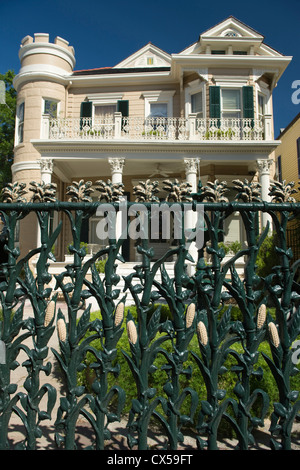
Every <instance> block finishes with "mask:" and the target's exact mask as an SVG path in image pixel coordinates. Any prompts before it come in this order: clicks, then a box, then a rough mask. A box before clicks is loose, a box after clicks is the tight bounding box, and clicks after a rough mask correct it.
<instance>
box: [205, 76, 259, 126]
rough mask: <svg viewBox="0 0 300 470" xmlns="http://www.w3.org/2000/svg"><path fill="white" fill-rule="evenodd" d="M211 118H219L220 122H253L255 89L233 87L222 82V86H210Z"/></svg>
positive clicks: (250, 87) (242, 86)
mask: <svg viewBox="0 0 300 470" xmlns="http://www.w3.org/2000/svg"><path fill="white" fill-rule="evenodd" d="M209 116H210V117H211V118H217V119H218V120H219V119H220V118H231V119H239V118H247V119H251V120H253V119H254V94H253V87H252V86H250V85H249V86H248V85H241V86H235V87H231V86H229V85H227V84H225V83H221V82H220V86H219V85H213V86H210V87H209ZM218 122H219V121H218ZM251 122H252V121H251Z"/></svg>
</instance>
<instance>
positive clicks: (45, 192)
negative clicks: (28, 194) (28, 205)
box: [29, 181, 57, 202]
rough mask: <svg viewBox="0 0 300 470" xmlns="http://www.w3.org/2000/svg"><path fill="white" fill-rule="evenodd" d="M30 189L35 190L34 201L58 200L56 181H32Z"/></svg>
mask: <svg viewBox="0 0 300 470" xmlns="http://www.w3.org/2000/svg"><path fill="white" fill-rule="evenodd" d="M30 186H31V187H30V188H29V191H32V192H33V196H32V202H55V201H56V197H55V194H56V187H57V185H56V183H45V182H44V181H42V182H41V183H37V182H36V181H31V182H30Z"/></svg>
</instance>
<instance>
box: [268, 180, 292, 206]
mask: <svg viewBox="0 0 300 470" xmlns="http://www.w3.org/2000/svg"><path fill="white" fill-rule="evenodd" d="M294 186H295V183H294V181H291V182H290V183H286V181H283V182H280V181H273V183H271V186H270V192H269V196H271V197H272V202H277V203H280V202H296V199H295V198H294V197H292V196H291V195H292V194H295V193H296V192H297V190H296V189H294Z"/></svg>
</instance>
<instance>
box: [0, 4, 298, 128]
mask: <svg viewBox="0 0 300 470" xmlns="http://www.w3.org/2000/svg"><path fill="white" fill-rule="evenodd" d="M230 15H232V16H235V17H236V18H238V19H239V20H241V21H243V22H244V23H246V24H248V25H249V26H251V27H252V28H254V29H255V30H257V31H258V32H259V33H261V34H262V35H263V36H264V37H265V42H266V43H267V44H268V45H270V46H271V47H273V48H274V49H276V50H278V51H279V52H281V53H283V54H284V55H287V56H293V61H292V63H291V64H290V65H289V66H288V68H287V70H286V72H285V74H284V75H283V77H282V78H281V79H280V81H279V83H278V86H277V88H276V90H275V91H274V114H275V134H276V136H277V135H278V132H279V129H280V128H283V127H286V126H287V125H288V123H289V122H290V121H291V120H292V119H293V118H294V117H295V116H296V115H297V114H298V113H299V112H300V104H298V105H295V104H293V103H292V100H291V96H292V93H293V91H294V90H293V89H292V88H291V87H292V83H293V81H294V80H300V39H299V38H300V34H299V25H300V1H299V0H285V1H283V0H272V1H270V0H268V1H266V0H251V2H243V1H241V0H238V1H237V0H231V1H230V2H224V0H210V1H208V2H203V1H199V0H197V1H196V0H189V2H184V1H178V0H163V1H162V0H160V1H156V0H152V1H151V2H141V1H140V0H139V1H137V0H134V1H130V0H129V1H127V2H126V1H124V0H114V1H112V0H111V1H109V0H105V1H103V0H89V1H88V2H84V1H83V0H80V1H79V0H51V1H49V0H26V1H25V0H10V1H9V2H8V1H7V0H0V19H1V23H0V44H1V48H0V73H4V72H6V71H7V70H8V69H13V70H14V71H15V72H18V70H19V59H18V51H19V45H20V42H21V39H22V38H23V37H24V36H26V35H27V34H29V35H31V36H33V35H34V33H49V35H50V41H53V40H54V38H55V37H56V36H61V37H63V38H64V39H66V40H67V41H69V43H70V45H72V46H74V48H75V55H76V66H75V69H77V70H80V69H86V68H96V67H109V66H114V65H116V64H117V63H118V62H120V61H121V60H123V59H125V58H126V57H128V56H129V55H130V54H132V53H133V52H135V51H137V50H138V49H140V48H141V47H143V46H144V45H145V44H147V43H148V42H152V43H153V44H155V45H156V46H158V47H160V48H161V49H163V50H164V51H166V52H168V53H170V54H171V53H177V52H180V51H181V50H183V49H184V48H185V47H187V46H189V45H190V44H192V43H194V42H195V41H196V40H197V39H198V37H199V35H200V34H201V33H202V32H203V31H205V30H206V29H208V28H210V27H211V26H214V25H215V24H217V23H219V22H220V21H222V20H224V19H225V18H227V17H228V16H230Z"/></svg>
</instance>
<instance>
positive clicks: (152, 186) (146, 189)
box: [133, 179, 159, 202]
mask: <svg viewBox="0 0 300 470" xmlns="http://www.w3.org/2000/svg"><path fill="white" fill-rule="evenodd" d="M158 192H159V188H158V181H151V180H149V179H148V180H146V181H139V184H138V185H137V186H134V188H133V194H134V195H135V196H136V200H135V201H136V202H159V198H158V197H157V196H156V195H155V194H157V193H158Z"/></svg>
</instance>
